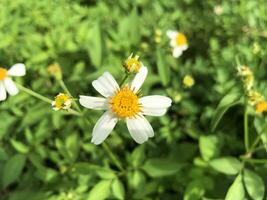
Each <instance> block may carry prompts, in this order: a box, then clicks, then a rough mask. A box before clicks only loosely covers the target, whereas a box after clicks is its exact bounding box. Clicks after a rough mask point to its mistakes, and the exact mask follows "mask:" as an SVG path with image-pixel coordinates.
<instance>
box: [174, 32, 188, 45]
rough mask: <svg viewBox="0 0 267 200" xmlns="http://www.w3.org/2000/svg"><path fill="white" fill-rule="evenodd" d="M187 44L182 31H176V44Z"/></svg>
mask: <svg viewBox="0 0 267 200" xmlns="http://www.w3.org/2000/svg"><path fill="white" fill-rule="evenodd" d="M186 44H187V39H186V37H185V35H184V34H183V33H178V34H177V36H176V45H177V46H183V45H186Z"/></svg>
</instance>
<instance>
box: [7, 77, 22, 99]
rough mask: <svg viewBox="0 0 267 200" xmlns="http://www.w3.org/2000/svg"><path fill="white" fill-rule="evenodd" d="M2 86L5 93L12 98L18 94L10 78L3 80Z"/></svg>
mask: <svg viewBox="0 0 267 200" xmlns="http://www.w3.org/2000/svg"><path fill="white" fill-rule="evenodd" d="M4 85H5V88H6V91H7V92H8V93H9V94H10V95H11V96H14V95H16V94H18V93H19V90H18V88H17V86H16V84H15V83H14V82H13V81H12V80H11V79H10V78H5V80H4Z"/></svg>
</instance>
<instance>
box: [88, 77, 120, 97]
mask: <svg viewBox="0 0 267 200" xmlns="http://www.w3.org/2000/svg"><path fill="white" fill-rule="evenodd" d="M92 85H93V87H94V88H95V89H96V90H97V91H98V92H99V93H100V94H101V95H103V96H104V97H109V96H112V95H113V94H114V93H115V92H116V91H117V90H118V89H119V85H118V83H117V82H116V80H115V79H114V78H113V76H112V75H111V74H110V73H109V72H105V73H104V74H103V75H102V76H100V77H99V78H98V79H97V80H94V81H93V82H92Z"/></svg>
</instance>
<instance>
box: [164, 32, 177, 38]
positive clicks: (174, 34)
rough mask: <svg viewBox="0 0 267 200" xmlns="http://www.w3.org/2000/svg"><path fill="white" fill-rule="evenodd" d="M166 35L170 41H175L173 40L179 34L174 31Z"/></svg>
mask: <svg viewBox="0 0 267 200" xmlns="http://www.w3.org/2000/svg"><path fill="white" fill-rule="evenodd" d="M166 34H167V36H168V37H169V38H170V39H173V38H176V36H177V34H178V32H177V31H173V30H168V31H167V33H166Z"/></svg>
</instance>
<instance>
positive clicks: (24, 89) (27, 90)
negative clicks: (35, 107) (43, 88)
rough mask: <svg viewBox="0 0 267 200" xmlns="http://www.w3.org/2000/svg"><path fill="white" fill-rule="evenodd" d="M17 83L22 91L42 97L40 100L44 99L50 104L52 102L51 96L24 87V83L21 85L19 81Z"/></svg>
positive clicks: (38, 97)
mask: <svg viewBox="0 0 267 200" xmlns="http://www.w3.org/2000/svg"><path fill="white" fill-rule="evenodd" d="M16 85H17V86H18V88H19V89H20V90H21V91H23V92H25V93H27V94H29V95H31V96H34V97H35V98H37V99H40V100H42V101H44V102H46V103H49V104H51V103H52V100H51V99H49V98H47V97H45V96H43V95H41V94H38V93H37V92H34V91H33V90H31V89H28V88H26V87H24V86H22V85H20V84H18V83H16Z"/></svg>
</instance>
